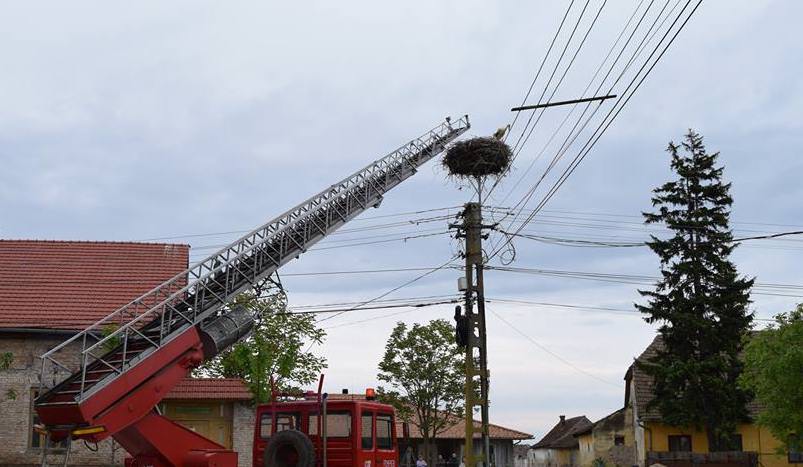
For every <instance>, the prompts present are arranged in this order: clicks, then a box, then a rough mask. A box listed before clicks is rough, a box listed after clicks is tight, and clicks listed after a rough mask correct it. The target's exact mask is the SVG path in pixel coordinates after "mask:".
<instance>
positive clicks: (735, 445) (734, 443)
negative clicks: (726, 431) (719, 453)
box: [731, 433, 742, 451]
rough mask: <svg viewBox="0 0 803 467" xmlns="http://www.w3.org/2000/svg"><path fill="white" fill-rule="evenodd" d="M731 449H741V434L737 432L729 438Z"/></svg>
mask: <svg viewBox="0 0 803 467" xmlns="http://www.w3.org/2000/svg"><path fill="white" fill-rule="evenodd" d="M731 449H733V450H734V451H741V450H742V435H740V434H738V433H737V434H734V435H733V438H732V439H731Z"/></svg>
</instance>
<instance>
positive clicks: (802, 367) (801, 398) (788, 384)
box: [740, 304, 803, 449]
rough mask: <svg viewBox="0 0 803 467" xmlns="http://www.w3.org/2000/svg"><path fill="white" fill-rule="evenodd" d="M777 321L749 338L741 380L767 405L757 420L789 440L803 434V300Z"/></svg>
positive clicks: (779, 437) (785, 440)
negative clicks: (793, 435) (795, 435)
mask: <svg viewBox="0 0 803 467" xmlns="http://www.w3.org/2000/svg"><path fill="white" fill-rule="evenodd" d="M775 321H776V323H775V325H773V326H770V327H769V328H767V329H764V330H762V331H760V332H756V333H754V334H753V336H752V337H751V338H750V339H749V340H748V342H747V345H746V346H745V349H744V365H745V367H744V372H743V373H742V376H741V378H740V383H741V384H742V387H744V388H746V389H747V390H749V391H752V392H753V393H754V394H755V395H756V398H757V399H758V400H759V401H760V402H761V403H762V405H763V406H764V407H765V409H764V411H762V412H761V414H759V416H758V422H759V423H760V424H762V425H765V426H767V427H768V428H769V429H770V431H771V432H772V434H773V435H775V437H776V438H777V439H779V440H783V441H784V442H785V443H786V442H788V440H789V435H790V434H792V433H795V434H798V435H800V434H803V390H801V388H803V304H800V305H798V306H797V308H796V309H795V310H793V311H791V312H789V313H782V314H780V315H778V316H776V317H775ZM787 447H788V446H787ZM796 447H797V449H800V448H801V446H796Z"/></svg>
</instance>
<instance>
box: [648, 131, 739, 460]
mask: <svg viewBox="0 0 803 467" xmlns="http://www.w3.org/2000/svg"><path fill="white" fill-rule="evenodd" d="M681 149H682V151H681ZM667 152H669V154H670V155H671V158H672V160H671V167H672V170H673V171H674V172H675V173H676V174H677V176H678V178H677V180H674V181H670V182H667V183H665V184H663V185H662V186H660V187H658V188H656V189H655V190H653V197H652V204H653V206H654V207H656V208H657V212H654V213H644V217H645V222H646V223H647V224H653V223H663V224H664V225H665V226H666V227H667V228H668V229H669V230H671V231H672V232H673V233H674V235H673V236H672V237H670V238H667V239H659V238H657V237H656V236H652V238H651V241H650V242H648V245H649V247H650V249H652V250H653V251H654V252H655V253H656V254H657V255H658V257H659V259H660V261H661V276H662V278H661V279H660V280H659V281H658V283H657V284H656V288H655V290H654V291H643V290H642V291H639V293H641V295H642V296H644V297H648V298H649V303H648V304H647V305H644V306H642V305H636V307H637V308H638V309H639V310H640V311H641V312H642V313H644V314H646V315H647V316H646V318H645V320H646V321H647V322H648V323H660V324H661V325H660V327H659V333H660V336H661V337H662V340H663V347H662V348H661V349H660V350H659V351H658V353H657V355H656V356H655V357H654V358H652V359H650V360H649V361H647V362H644V363H643V364H642V367H643V368H644V370H645V371H646V372H647V373H648V374H650V375H651V376H652V377H653V378H654V380H655V387H654V396H655V397H654V398H653V400H652V406H653V407H657V408H658V409H659V410H660V413H661V415H662V418H663V420H664V421H665V422H666V423H668V424H670V425H675V426H695V427H697V428H700V429H705V431H706V433H707V436H708V441H709V450H710V451H725V450H730V449H733V448H734V446H733V442H734V437H733V433H735V431H736V425H737V424H738V423H740V422H742V421H743V420H745V419H746V417H747V409H746V403H747V402H748V400H749V396H748V394H747V393H746V392H745V391H743V390H742V389H740V388H739V387H738V385H737V384H736V381H737V378H738V376H739V374H740V373H741V370H742V363H741V361H740V359H739V353H740V352H741V350H742V339H743V337H744V336H745V334H746V333H747V331H748V330H749V329H750V325H751V322H752V319H753V315H752V312H749V311H748V309H747V307H748V305H749V303H750V288H751V287H752V285H753V280H752V279H746V278H742V277H739V275H738V273H737V271H736V267H735V266H734V264H733V263H732V262H731V261H730V259H729V257H730V254H731V252H732V251H733V249H734V248H735V246H736V244H734V242H733V235H732V233H731V230H730V227H729V217H730V205H731V203H732V202H733V200H732V198H731V196H730V193H729V192H730V186H731V185H730V183H724V182H723V181H722V167H717V166H716V162H717V157H718V156H719V153H714V154H708V153H707V152H706V150H705V146H704V145H703V138H702V136H700V135H699V134H697V133H695V132H694V131H693V130H689V132H688V133H687V134H686V136H685V139H684V141H683V143H682V144H681V146H678V145H676V144H674V143H671V142H670V143H669V147H668V149H667Z"/></svg>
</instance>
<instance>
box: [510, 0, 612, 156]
mask: <svg viewBox="0 0 803 467" xmlns="http://www.w3.org/2000/svg"><path fill="white" fill-rule="evenodd" d="M606 4H607V0H605V1H603V2H602V4H601V5H600V7H599V10H597V14H596V15H595V16H594V19H593V20H592V21H591V25H590V26H589V27H588V30H587V31H586V33H585V35H584V36H583V39H582V40H581V41H580V44H579V45H578V46H577V50H575V52H574V55H572V58H571V60H569V64H568V65H567V66H566V69H565V70H563V74H562V75H561V77H560V79H559V80H558V83H557V84H556V85H555V88H554V89H553V90H552V94H550V95H549V97H548V98H547V102H550V101H551V100H552V98H553V97H555V93H557V92H558V88H559V87H560V85H561V84H562V83H563V80H564V79H565V78H566V75H567V74H568V72H569V69H571V67H572V64H574V61H575V59H576V58H577V55H578V54H579V53H580V50H582V48H583V45H585V43H586V40H587V39H588V36H589V34H590V33H591V30H592V29H594V25H596V24H597V20H598V19H599V15H600V14H601V13H602V9H603V8H605V5H606ZM586 6H588V3H586ZM583 11H584V12H585V9H584V10H583ZM581 18H582V15H581ZM578 21H579V20H578ZM569 40H570V41H571V38H570V39H569ZM567 45H568V43H567ZM547 86H549V84H547ZM614 97H615V96H614ZM536 105H541V102H539V103H538V104H536ZM545 112H546V109H545V108H541V112H540V113H539V115H538V118H537V119H536V120H535V123H533V125H532V127H531V128H530V131H529V132H528V133H527V136H526V137H525V138H524V141H522V142H521V146H519V148H518V151H516V150H515V148H514V154H513V158H512V160H511V164H512V163H513V162H514V161H515V160H516V157H518V155H519V153H521V151H522V150H523V149H524V146H525V145H526V144H527V141H529V139H530V136H532V134H533V131H535V128H536V126H537V125H538V122H539V121H540V120H541V117H543V116H544V113H545Z"/></svg>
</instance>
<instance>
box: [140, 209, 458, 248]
mask: <svg viewBox="0 0 803 467" xmlns="http://www.w3.org/2000/svg"><path fill="white" fill-rule="evenodd" d="M444 209H453V208H451V207H449V208H439V209H437V210H444ZM435 210H436V209H432V210H426V211H411V212H405V213H398V214H389V215H387V216H374V217H370V218H364V219H352V222H355V221H367V220H373V219H379V218H383V217H398V216H403V215H408V214H422V213H425V212H429V211H435ZM451 217H452V215H442V216H434V217H424V218H413V219H408V220H403V221H395V222H389V223H383V224H374V225H368V226H365V227H354V228H350V229H340V230H337V231H335V232H331V233H330V234H329V235H343V234H347V233H352V232H363V231H367V230H377V229H383V228H392V227H405V226H410V225H419V224H423V223H428V222H436V221H440V220H448V219H450V218H451ZM251 231H252V229H248V230H228V231H222V232H203V233H189V234H183V235H170V236H163V237H153V238H145V239H137V240H133V241H135V242H152V241H160V240H177V239H182V238H199V237H218V236H221V235H232V234H242V233H248V232H251Z"/></svg>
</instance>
